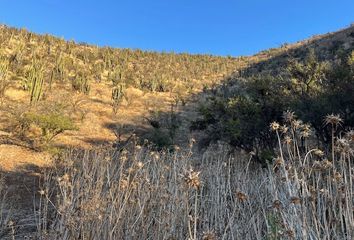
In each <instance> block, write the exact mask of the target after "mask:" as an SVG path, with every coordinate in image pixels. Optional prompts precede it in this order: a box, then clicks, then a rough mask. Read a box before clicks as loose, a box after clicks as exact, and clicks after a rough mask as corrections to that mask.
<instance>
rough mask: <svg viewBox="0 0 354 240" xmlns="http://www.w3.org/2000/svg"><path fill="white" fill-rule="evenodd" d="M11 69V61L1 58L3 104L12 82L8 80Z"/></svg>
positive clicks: (0, 80) (0, 71)
mask: <svg viewBox="0 0 354 240" xmlns="http://www.w3.org/2000/svg"><path fill="white" fill-rule="evenodd" d="M8 69H9V61H8V60H7V59H5V58H0V101H1V103H2V101H3V98H4V96H5V91H6V89H7V87H8V86H9V84H10V82H9V81H8V80H7V74H8Z"/></svg>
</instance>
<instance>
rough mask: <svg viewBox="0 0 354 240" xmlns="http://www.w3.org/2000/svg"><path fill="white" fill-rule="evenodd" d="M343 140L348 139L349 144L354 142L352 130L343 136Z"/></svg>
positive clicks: (353, 131)
mask: <svg viewBox="0 0 354 240" xmlns="http://www.w3.org/2000/svg"><path fill="white" fill-rule="evenodd" d="M345 138H346V139H348V141H349V142H354V130H350V131H348V132H347V133H346V134H345Z"/></svg>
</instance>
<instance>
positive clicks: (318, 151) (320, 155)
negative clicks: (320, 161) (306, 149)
mask: <svg viewBox="0 0 354 240" xmlns="http://www.w3.org/2000/svg"><path fill="white" fill-rule="evenodd" d="M313 154H315V155H316V156H318V157H323V156H324V153H323V151H322V150H320V149H316V150H315V151H314V152H313Z"/></svg>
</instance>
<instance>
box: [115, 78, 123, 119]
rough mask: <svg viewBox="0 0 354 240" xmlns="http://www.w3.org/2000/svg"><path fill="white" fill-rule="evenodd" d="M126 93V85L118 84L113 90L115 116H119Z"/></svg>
mask: <svg viewBox="0 0 354 240" xmlns="http://www.w3.org/2000/svg"><path fill="white" fill-rule="evenodd" d="M124 92H125V85H124V84H118V85H116V86H115V87H114V88H113V89H112V107H113V112H114V114H117V111H118V107H119V104H120V103H121V101H122V99H123V96H124Z"/></svg>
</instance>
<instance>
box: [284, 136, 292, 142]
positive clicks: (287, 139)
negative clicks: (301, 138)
mask: <svg viewBox="0 0 354 240" xmlns="http://www.w3.org/2000/svg"><path fill="white" fill-rule="evenodd" d="M292 141H293V140H292V139H291V137H290V136H288V135H286V136H284V139H283V143H285V144H290V143H292Z"/></svg>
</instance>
